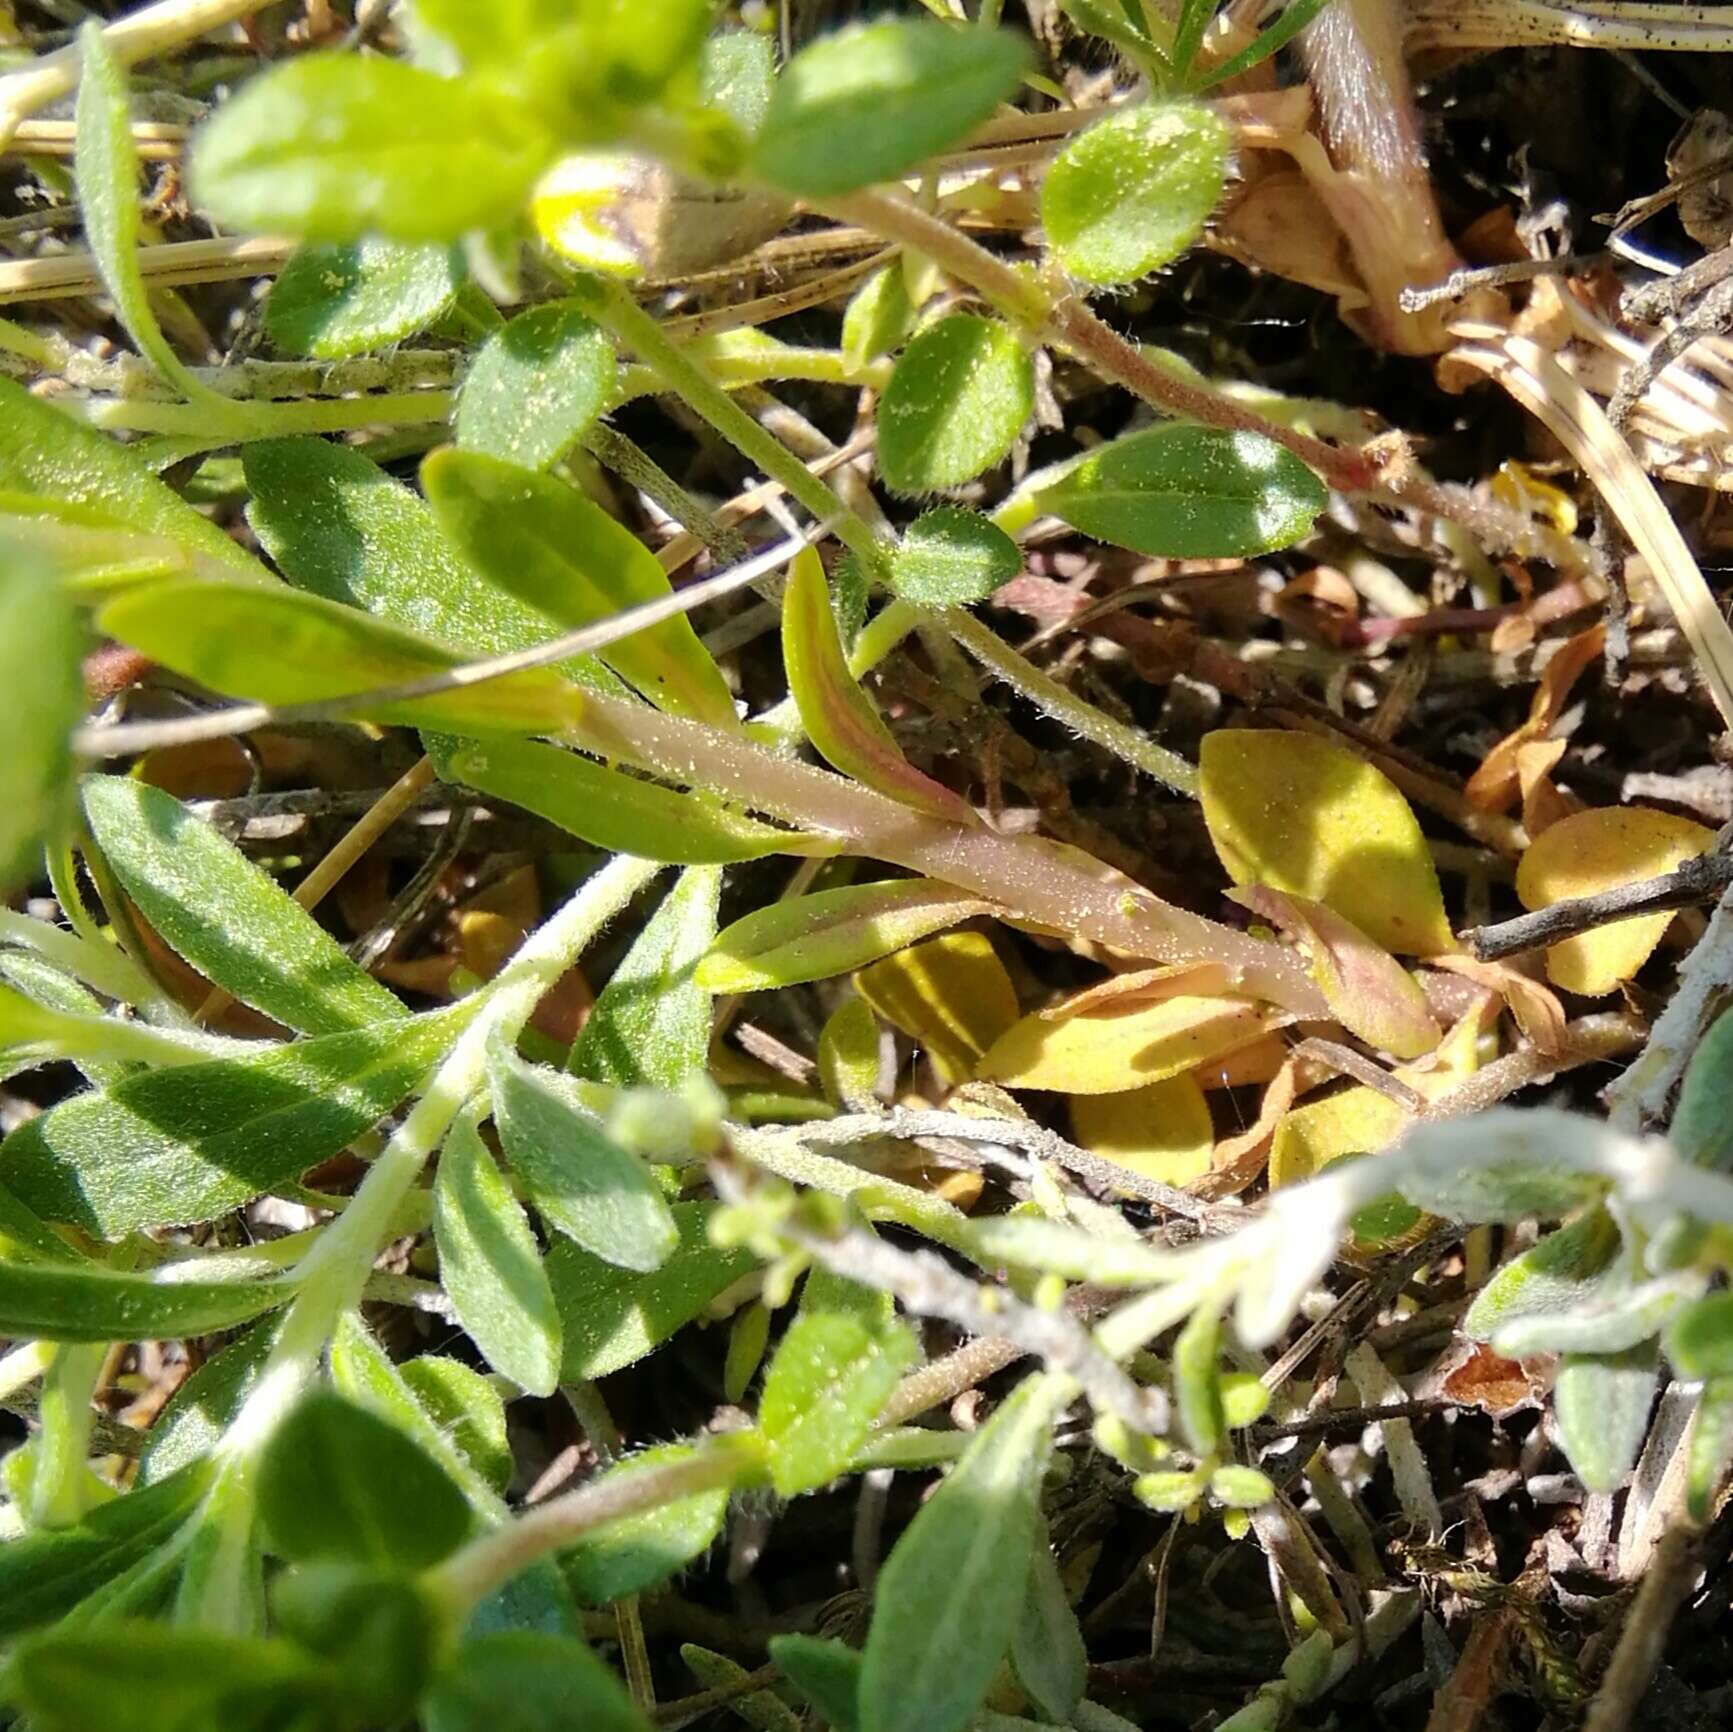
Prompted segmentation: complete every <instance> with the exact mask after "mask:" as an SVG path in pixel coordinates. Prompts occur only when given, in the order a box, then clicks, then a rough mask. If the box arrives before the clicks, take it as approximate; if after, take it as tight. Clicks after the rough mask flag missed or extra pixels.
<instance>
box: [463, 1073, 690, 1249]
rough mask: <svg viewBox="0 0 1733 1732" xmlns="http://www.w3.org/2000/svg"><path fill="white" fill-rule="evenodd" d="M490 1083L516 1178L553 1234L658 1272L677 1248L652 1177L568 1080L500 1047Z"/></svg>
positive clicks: (675, 1231)
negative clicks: (612, 1136)
mask: <svg viewBox="0 0 1733 1732" xmlns="http://www.w3.org/2000/svg"><path fill="white" fill-rule="evenodd" d="M488 1081H489V1086H490V1088H491V1090H492V1093H493V1111H494V1121H495V1123H496V1124H497V1125H498V1126H499V1140H500V1144H501V1146H502V1147H503V1148H504V1150H505V1156H506V1159H507V1160H508V1161H509V1162H510V1163H511V1165H512V1170H513V1171H514V1172H515V1173H516V1174H517V1175H518V1177H519V1178H520V1179H521V1180H522V1181H523V1187H524V1192H525V1194H526V1195H527V1196H528V1198H529V1200H530V1201H531V1202H532V1203H533V1204H534V1205H535V1207H536V1210H537V1212H538V1213H539V1214H540V1215H541V1217H542V1219H543V1220H545V1221H546V1222H547V1223H548V1225H549V1226H551V1227H557V1228H558V1229H559V1231H560V1232H562V1233H564V1234H565V1235H566V1236H567V1237H568V1238H571V1239H575V1240H576V1241H577V1242H578V1243H579V1244H580V1245H582V1246H583V1247H584V1249H585V1250H587V1251H590V1252H593V1253H594V1254H595V1255H596V1256H598V1257H602V1258H605V1259H606V1260H607V1261H608V1262H610V1263H613V1264H615V1265H617V1266H618V1267H619V1268H622V1269H630V1270H635V1271H638V1272H640V1273H647V1272H648V1271H650V1270H653V1269H657V1268H659V1267H660V1266H661V1265H662V1264H663V1263H664V1262H665V1261H666V1260H667V1258H668V1257H669V1255H670V1254H671V1253H672V1252H673V1250H674V1248H675V1246H676V1245H678V1243H679V1232H678V1229H677V1228H676V1227H675V1224H674V1217H673V1216H672V1215H671V1214H670V1213H669V1212H668V1204H667V1201H666V1200H665V1199H664V1197H663V1195H662V1193H661V1190H660V1189H659V1188H658V1187H657V1184H656V1181H655V1179H654V1178H653V1177H651V1174H650V1169H649V1168H648V1167H647V1166H645V1165H644V1163H643V1162H642V1161H640V1160H639V1159H638V1158H637V1156H635V1155H632V1154H629V1153H628V1152H627V1151H626V1150H625V1149H622V1148H620V1147H619V1145H618V1144H616V1143H614V1142H613V1141H612V1140H611V1139H610V1138H609V1137H608V1136H607V1135H606V1134H605V1133H604V1132H603V1130H602V1127H601V1125H600V1124H599V1123H598V1122H597V1121H596V1119H595V1117H594V1116H593V1115H592V1114H591V1113H590V1112H589V1111H588V1110H587V1109H586V1108H585V1107H584V1105H583V1104H582V1101H581V1100H580V1098H579V1096H578V1093H577V1091H576V1089H575V1088H574V1087H573V1085H572V1082H571V1080H570V1079H569V1078H568V1077H565V1076H562V1075H561V1074H560V1073H559V1072H558V1071H552V1070H548V1069H546V1068H544V1067H543V1066H541V1065H528V1064H525V1063H524V1062H523V1060H522V1059H520V1058H519V1057H518V1056H517V1054H516V1053H514V1052H511V1051H510V1050H508V1049H507V1048H505V1047H504V1046H500V1045H496V1046H495V1047H494V1049H493V1051H492V1052H491V1054H490V1055H489V1061H488Z"/></svg>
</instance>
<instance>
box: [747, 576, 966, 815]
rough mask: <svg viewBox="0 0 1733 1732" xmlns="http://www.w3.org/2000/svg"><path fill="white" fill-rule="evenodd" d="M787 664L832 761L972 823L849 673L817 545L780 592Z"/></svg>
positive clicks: (808, 720)
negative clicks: (909, 754)
mask: <svg viewBox="0 0 1733 1732" xmlns="http://www.w3.org/2000/svg"><path fill="white" fill-rule="evenodd" d="M782 662H783V667H784V668H785V670H786V671H787V674H788V689H789V693H790V695H791V696H792V697H793V699H794V701H795V705H796V706H797V708H798V709H799V711H800V721H801V726H802V727H804V728H805V729H806V732H807V737H808V738H809V739H810V740H811V741H812V743H813V745H815V746H816V747H817V748H818V750H819V752H820V753H821V754H822V755H823V756H824V758H825V759H826V761H827V762H829V763H830V764H831V765H833V766H834V767H835V768H836V769H838V770H840V771H842V773H843V774H844V775H845V776H851V777H853V778H854V780H855V781H857V782H862V783H864V784H865V785H866V786H867V787H869V788H876V789H878V791H879V792H880V793H881V794H888V795H889V796H890V797H891V799H893V800H898V801H900V802H901V803H902V804H903V805H905V806H912V807H914V808H915V809H916V810H917V811H922V812H928V813H931V814H932V815H933V816H934V817H936V818H949V819H951V820H952V821H953V822H955V823H961V824H973V823H975V822H976V819H975V814H974V811H973V809H972V808H971V807H970V805H969V803H968V802H967V801H966V800H964V799H963V798H962V797H961V795H958V794H954V793H952V792H951V790H950V789H949V788H947V787H945V786H944V785H943V784H942V783H939V782H935V781H934V780H933V779H932V777H931V776H928V775H926V774H924V773H923V772H922V771H920V770H917V769H916V768H915V767H914V765H913V764H911V763H910V762H909V761H908V759H907V758H905V757H904V756H903V751H902V747H900V746H899V745H898V744H897V743H896V741H895V740H894V739H893V738H892V737H891V731H890V729H889V728H887V727H886V726H885V724H884V722H883V720H882V719H881V718H880V716H879V713H878V711H877V710H875V709H874V708H873V705H872V700H871V699H870V698H869V697H868V696H867V695H866V693H865V692H864V691H862V690H861V687H860V682H859V681H858V680H856V679H855V677H854V675H853V674H852V673H850V672H849V666H848V656H847V654H846V653H845V651H844V649H843V644H842V635H841V633H840V632H839V631H838V630H837V624H836V615H835V613H834V612H833V611H832V610H831V605H830V587H829V585H828V584H826V582H825V580H824V567H823V565H822V564H821V563H820V562H819V557H818V554H817V552H816V550H815V549H813V548H810V547H807V548H803V549H802V550H801V551H800V552H799V553H798V554H796V555H795V557H794V559H793V561H792V563H791V564H790V565H789V568H788V588H787V590H786V592H785V593H784V595H783V598H782Z"/></svg>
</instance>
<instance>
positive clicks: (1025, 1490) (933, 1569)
mask: <svg viewBox="0 0 1733 1732" xmlns="http://www.w3.org/2000/svg"><path fill="white" fill-rule="evenodd" d="M1056 1405H1057V1402H1056V1399H1055V1396H1054V1392H1053V1388H1052V1384H1051V1382H1050V1381H1049V1380H1048V1379H1047V1378H1045V1377H1042V1376H1039V1375H1037V1376H1033V1377H1028V1378H1026V1379H1025V1380H1024V1381H1023V1382H1022V1383H1021V1384H1019V1385H1018V1387H1017V1388H1016V1389H1015V1390H1014V1391H1013V1392H1012V1394H1011V1395H1010V1396H1009V1397H1008V1398H1007V1399H1006V1401H1005V1403H1004V1405H1003V1406H1002V1407H1001V1408H1000V1409H999V1411H998V1412H997V1413H995V1414H994V1415H993V1417H992V1418H991V1419H990V1420H988V1422H987V1423H986V1424H985V1425H984V1426H983V1427H982V1428H981V1430H980V1431H979V1432H978V1433H976V1435H975V1437H974V1438H973V1440H972V1441H971V1442H970V1444H969V1447H968V1448H967V1449H966V1450H965V1451H964V1452H963V1455H962V1457H961V1459H960V1460H959V1461H958V1463H957V1465H956V1467H955V1468H953V1469H952V1471H951V1476H950V1478H949V1479H947V1480H946V1481H945V1483H944V1484H943V1485H942V1486H940V1487H939V1489H938V1491H937V1492H935V1493H934V1494H933V1496H932V1497H931V1498H929V1499H928V1500H927V1502H926V1503H925V1504H923V1505H922V1506H921V1509H920V1511H919V1512H918V1513H917V1515H916V1516H915V1519H914V1520H913V1521H912V1522H910V1523H909V1525H908V1527H907V1529H906V1530H905V1531H904V1533H903V1536H902V1538H901V1539H900V1540H898V1541H897V1544H896V1548H895V1550H893V1551H892V1553H891V1555H890V1558H889V1560H888V1561H887V1562H886V1564H885V1567H884V1570H883V1571H882V1573H881V1574H880V1576H879V1581H878V1590H877V1592H876V1593H875V1594H874V1596H873V1619H872V1625H871V1628H870V1629H869V1630H868V1631H867V1640H866V1654H865V1659H864V1662H863V1664H862V1668H861V1684H860V1708H861V1725H862V1727H863V1729H864V1732H962V1728H963V1727H964V1726H966V1725H967V1724H968V1723H969V1721H970V1720H971V1719H972V1718H973V1717H974V1715H975V1712H976V1710H977V1709H979V1707H980V1706H981V1702H982V1699H983V1698H984V1697H985V1695H986V1693H987V1687H988V1685H989V1684H991V1683H992V1681H993V1674H994V1673H995V1672H997V1671H998V1669H999V1663H1000V1661H1001V1660H1003V1658H1004V1657H1005V1653H1006V1650H1007V1649H1008V1648H1009V1647H1010V1645H1011V1638H1012V1635H1013V1633H1014V1631H1015V1630H1016V1627H1017V1621H1018V1619H1019V1618H1020V1617H1021V1616H1022V1614H1023V1604H1024V1600H1025V1597H1026V1595H1027V1593H1028V1585H1029V1573H1028V1572H1029V1564H1028V1560H1029V1557H1030V1554H1031V1552H1032V1551H1033V1549H1034V1544H1035V1532H1036V1521H1037V1518H1038V1516H1039V1513H1040V1499H1041V1475H1042V1473H1043V1472H1044V1471H1045V1469H1046V1466H1047V1457H1048V1454H1049V1452H1050V1450H1051V1447H1052V1423H1053V1412H1054V1408H1055V1406H1056Z"/></svg>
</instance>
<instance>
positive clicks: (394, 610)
mask: <svg viewBox="0 0 1733 1732" xmlns="http://www.w3.org/2000/svg"><path fill="white" fill-rule="evenodd" d="M241 459H242V463H243V465H244V467H245V472H246V477H247V486H248V488H249V489H250V490H251V493H252V503H251V504H250V505H249V506H248V507H247V521H248V522H249V523H250V524H251V525H252V528H253V533H254V534H255V535H257V536H258V538H259V541H260V542H261V544H262V545H263V546H264V549H265V551H266V552H267V553H269V554H270V556H271V558H272V559H274V560H275V561H276V562H277V565H278V566H279V567H280V568H281V570H282V572H283V574H284V576H285V577H287V578H288V580H289V581H290V583H292V584H294V585H295V587H296V588H297V589H304V590H308V591H310V592H311V593H312V594H314V595H322V596H324V597H325V598H326V599H327V600H329V601H340V602H344V603H346V604H347V605H349V606H350V607H358V608H362V609H364V610H365V611H366V612H368V613H375V614H378V615H379V617H380V618H381V619H385V620H389V621H390V622H391V623H392V624H393V625H401V626H407V627H408V628H409V629H410V630H411V631H418V632H421V633H423V634H424V635H425V636H427V637H430V638H436V639H437V640H438V641H439V642H440V643H442V644H445V645H446V646H448V647H449V648H451V649H454V650H465V651H469V652H470V653H472V654H476V655H498V654H502V653H505V652H507V651H510V650H521V649H528V648H530V647H531V646H532V645H534V644H538V643H546V642H547V640H548V639H549V638H551V637H557V636H558V635H559V630H560V628H559V626H558V625H557V624H556V623H555V622H554V620H552V619H551V618H550V617H549V616H548V615H547V614H545V613H538V612H537V611H536V610H535V609H534V608H531V607H526V606H525V605H524V604H523V603H522V602H520V601H518V600H517V599H516V598H515V597H512V596H509V595H505V594H503V593H502V592H501V591H500V590H499V589H498V588H496V587H495V586H494V585H493V584H491V583H489V582H488V581H487V579H486V578H484V577H483V576H482V575H481V574H480V572H478V571H476V570H475V568H474V567H473V566H471V565H468V564H466V563H465V562H464V560H463V559H461V558H460V557H459V555H458V553H457V550H456V549H455V548H454V547H453V546H452V545H451V542H450V541H449V540H448V539H447V537H446V535H445V532H444V530H442V529H441V528H440V527H439V524H438V523H437V522H436V521H435V519H434V515H433V512H432V510H431V509H430V508H429V506H428V504H427V502H426V500H424V499H422V498H421V497H420V496H419V495H418V494H415V493H412V492H411V491H410V490H409V489H408V488H407V487H405V486H404V485H403V484H402V483H401V482H399V481H394V480H393V479H392V478H391V477H390V476H389V475H387V474H386V473H385V471H384V470H383V469H381V468H380V467H379V466H378V464H376V463H373V462H371V461H370V460H369V459H368V458H366V457H364V456H363V455H362V454H361V453H360V452H359V451H355V450H352V449H351V448H350V447H348V446H347V445H336V444H332V443H331V442H329V441H328V440H324V439H268V440H260V441H258V442H255V443H252V444H249V445H247V446H245V447H244V448H243V450H242V453H241ZM556 665H557V667H558V668H559V670H560V671H561V672H562V673H564V674H565V675H566V676H567V677H568V678H570V679H574V680H577V681H578V682H579V683H580V684H583V685H589V686H597V687H600V688H602V689H605V690H611V691H617V690H619V686H618V683H617V682H616V681H615V680H614V678H613V676H612V675H611V674H609V673H607V672H606V671H605V670H604V669H603V668H602V667H601V666H600V665H599V664H598V663H597V662H596V661H595V660H593V659H592V658H591V657H589V656H574V657H573V658H572V659H571V660H569V661H564V662H559V663H557V664H556Z"/></svg>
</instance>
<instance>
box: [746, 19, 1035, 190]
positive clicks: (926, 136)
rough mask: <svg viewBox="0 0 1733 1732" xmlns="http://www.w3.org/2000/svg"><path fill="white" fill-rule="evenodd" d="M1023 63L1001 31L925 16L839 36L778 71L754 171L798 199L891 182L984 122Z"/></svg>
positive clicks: (1016, 45)
mask: <svg viewBox="0 0 1733 1732" xmlns="http://www.w3.org/2000/svg"><path fill="white" fill-rule="evenodd" d="M1028 66H1029V50H1028V47H1027V45H1026V44H1025V43H1024V42H1023V41H1022V40H1021V39H1020V38H1018V37H1016V36H1014V35H1012V34H1011V33H1010V32H1008V31H1002V30H954V29H951V28H950V27H948V26H947V25H944V24H940V23H937V22H935V21H932V20H927V19H899V20H896V21H893V22H886V23H883V24H869V25H865V26H862V27H857V28H855V29H850V30H838V31H836V32H835V33H834V34H832V35H829V36H822V37H820V38H819V40H818V41H816V42H814V43H813V44H812V45H811V46H810V47H808V48H804V49H802V50H801V52H800V53H799V54H797V55H796V56H795V57H794V59H793V60H791V61H790V62H789V64H788V65H787V66H786V67H785V68H784V69H783V73H782V77H781V78H780V79H779V80H778V81H777V85H776V90H775V93H774V94H773V95H772V96H771V99H770V108H769V111H768V113H766V115H765V117H764V125H763V127H762V128H761V129H760V131H759V134H758V137H757V140H756V141H755V144H754V148H753V151H752V156H751V166H752V169H753V171H754V173H755V174H757V175H758V176H759V177H760V178H762V179H764V180H767V181H769V182H770V183H771V184H772V185H773V186H778V187H780V188H782V190H783V191H784V192H789V193H793V194H794V195H795V196H796V197H798V198H825V197H829V196H831V195H833V194H836V193H844V192H851V191H853V190H854V188H856V187H860V186H868V185H870V184H871V183H872V182H874V181H879V180H894V179H896V178H897V177H899V176H900V175H902V174H904V173H906V172H907V171H908V170H909V169H912V168H914V167H915V166H916V165H917V164H918V163H921V162H923V161H924V160H925V159H926V158H927V157H929V156H932V155H933V154H934V153H935V152H937V151H940V150H943V149H944V148H945V146H946V145H948V144H952V143H955V142H956V141H957V140H959V139H961V138H962V137H963V135H964V134H965V133H967V132H968V131H969V130H970V129H971V128H972V127H974V126H977V125H979V123H980V122H981V121H983V120H985V119H986V118H987V117H988V116H989V115H990V114H991V113H992V112H993V110H994V109H995V108H997V107H998V105H999V104H1000V102H1002V101H1003V100H1004V99H1005V98H1006V97H1007V96H1009V95H1010V94H1011V92H1012V91H1013V90H1015V89H1016V88H1017V83H1018V80H1019V79H1020V78H1021V77H1022V76H1023V74H1024V72H1025V71H1026V70H1027V69H1028Z"/></svg>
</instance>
